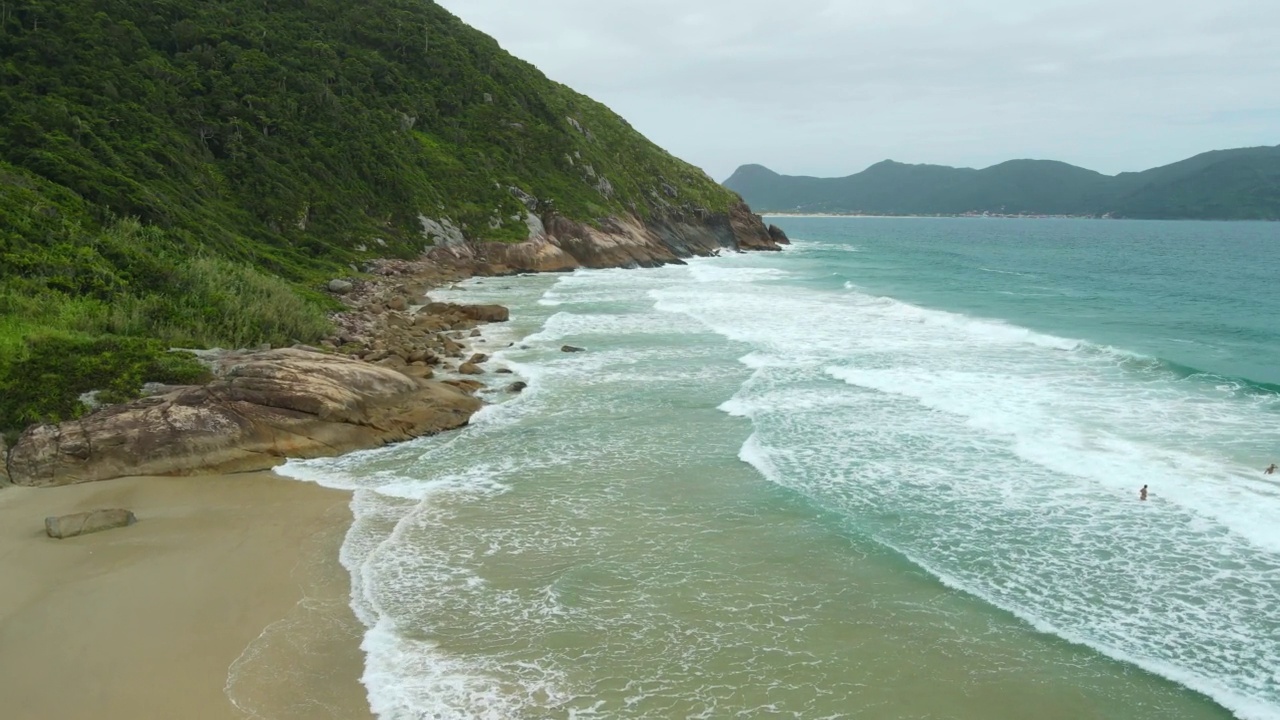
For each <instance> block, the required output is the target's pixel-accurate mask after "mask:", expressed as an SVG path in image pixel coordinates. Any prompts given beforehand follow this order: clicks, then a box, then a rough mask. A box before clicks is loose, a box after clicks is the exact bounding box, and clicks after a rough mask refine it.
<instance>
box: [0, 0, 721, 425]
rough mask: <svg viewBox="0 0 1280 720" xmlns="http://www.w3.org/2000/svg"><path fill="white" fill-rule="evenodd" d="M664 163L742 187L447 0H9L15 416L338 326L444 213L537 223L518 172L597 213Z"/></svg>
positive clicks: (518, 227)
mask: <svg viewBox="0 0 1280 720" xmlns="http://www.w3.org/2000/svg"><path fill="white" fill-rule="evenodd" d="M663 183H666V184H669V185H671V186H673V187H674V188H675V189H677V190H678V192H679V202H681V203H685V204H690V205H696V206H700V207H706V208H710V209H714V210H723V209H725V208H727V207H728V205H729V203H730V202H731V200H732V199H733V196H732V194H731V193H729V192H728V191H726V190H724V189H723V188H722V187H720V186H719V185H717V184H716V183H714V182H713V181H711V180H710V179H709V178H707V177H706V176H705V174H703V173H702V172H701V171H700V170H698V169H696V168H693V167H691V166H689V165H687V164H686V163H683V162H681V161H680V160H678V159H676V158H674V157H672V156H670V155H669V154H667V153H665V152H663V151H662V150H661V149H659V148H658V147H656V146H654V145H653V144H652V143H650V142H648V141H647V140H646V139H645V138H643V137H642V136H641V135H640V134H639V133H637V132H636V131H635V130H634V129H632V128H631V127H630V126H629V125H628V124H627V123H626V122H625V121H623V120H622V119H621V118H619V117H618V116H616V115H615V114H613V113H612V112H610V111H609V110H608V109H607V108H606V107H604V106H603V105H600V104H599V103H596V102H594V101H592V100H590V99H589V98H586V97H584V96H582V95H579V94H577V93H575V92H573V91H572V90H570V89H568V88H566V87H564V86H562V85H559V84H557V83H554V82H552V81H549V80H548V79H547V78H545V77H544V76H543V75H542V74H541V73H540V72H539V71H538V70H537V69H536V68H534V67H533V66H532V65H529V64H528V63H525V62H522V61H520V60H518V59H516V58H514V57H512V56H511V55H509V54H507V53H506V52H504V51H503V50H502V49H501V48H500V47H499V46H498V45H497V43H496V42H495V41H493V40H492V39H491V38H489V37H487V36H485V35H483V34H482V33H480V32H478V31H475V30H473V29H471V28H469V27H468V26H466V25H465V24H463V23H462V22H461V21H459V20H458V19H457V18H455V17H453V16H452V15H450V14H449V13H448V12H446V11H445V10H444V9H442V8H440V7H439V6H438V5H436V4H434V3H432V2H427V1H425V0H367V1H366V2H359V3H353V2H340V1H338V0H128V1H126V0H7V1H6V2H5V3H3V5H0V429H3V428H6V427H13V426H15V425H18V424H22V423H25V422H28V421H32V420H36V419H41V418H61V417H67V416H69V415H73V414H75V413H76V412H78V411H79V410H80V409H81V408H80V405H79V403H78V402H77V401H76V400H75V397H74V396H75V395H76V394H78V393H79V392H83V391H85V390H89V389H103V388H110V389H113V390H115V391H118V394H121V395H125V394H128V393H129V392H131V388H133V387H135V386H136V384H137V381H138V379H139V378H146V379H154V380H165V379H181V378H184V377H190V376H191V375H192V373H193V372H194V369H193V368H192V367H191V365H190V363H188V362H184V361H182V360H180V359H174V358H173V357H165V356H162V355H160V354H159V352H158V349H159V348H161V347H162V346H168V345H180V346H193V345H205V346H209V345H244V344H249V343H256V342H261V341H270V342H276V343H283V342H289V341H292V340H301V341H311V340H315V339H316V338H317V337H320V336H322V335H323V334H324V332H325V330H326V329H327V321H326V319H325V316H324V313H325V310H326V309H327V308H328V305H327V302H328V301H326V300H325V299H324V298H323V297H322V296H321V295H320V294H319V293H318V292H315V291H314V290H313V288H316V287H318V286H319V284H320V282H321V281H322V280H324V279H327V278H328V277H331V276H332V275H333V274H335V273H350V265H352V264H354V263H357V262H359V261H361V260H365V259H369V258H372V257H386V256H413V255H416V254H418V253H420V252H422V250H423V248H424V246H426V245H427V244H428V240H427V239H426V238H425V237H424V234H423V225H422V221H421V220H420V216H422V217H427V218H430V219H432V220H446V219H447V220H448V221H450V222H451V223H453V224H454V225H456V226H457V227H459V228H461V229H462V231H463V232H464V233H465V235H466V236H467V237H468V238H469V239H485V240H505V241H512V240H518V239H522V238H523V237H524V234H525V233H526V232H527V229H526V226H525V223H524V222H523V219H522V217H521V215H522V213H523V212H524V207H523V205H522V204H521V203H520V201H519V200H518V199H517V197H516V196H515V194H513V192H511V190H510V189H511V188H512V187H517V188H519V189H520V190H521V191H523V192H526V193H529V194H532V195H533V196H535V197H537V198H539V199H540V200H543V201H546V202H547V203H548V204H547V206H549V207H552V208H554V209H556V210H557V211H559V212H560V213H562V214H564V215H566V216H568V217H571V218H574V219H578V220H584V221H591V220H592V219H595V218H600V217H604V216H608V215H611V214H618V213H624V212H633V213H636V214H639V215H642V216H644V215H647V214H649V213H652V212H654V210H653V209H652V208H653V207H656V206H657V205H658V201H657V200H656V198H657V197H661V196H662V193H661V192H660V191H661V189H662V187H661V186H662V184H663ZM50 349H53V351H56V352H57V353H60V354H62V355H63V356H72V357H76V358H77V362H76V363H67V364H66V366H64V367H61V368H55V367H49V366H48V364H47V362H48V360H49V358H50V357H54V355H50ZM33 388H35V389H34V390H33Z"/></svg>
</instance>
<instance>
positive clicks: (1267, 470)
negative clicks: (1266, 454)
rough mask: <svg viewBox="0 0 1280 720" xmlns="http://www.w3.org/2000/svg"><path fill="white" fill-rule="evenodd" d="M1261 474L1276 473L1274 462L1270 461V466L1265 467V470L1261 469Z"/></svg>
mask: <svg viewBox="0 0 1280 720" xmlns="http://www.w3.org/2000/svg"><path fill="white" fill-rule="evenodd" d="M1262 474H1263V475H1275V474H1276V464H1275V463H1271V467H1269V468H1267V469H1266V470H1263V471H1262Z"/></svg>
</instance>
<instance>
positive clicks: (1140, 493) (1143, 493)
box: [1138, 485, 1147, 500]
mask: <svg viewBox="0 0 1280 720" xmlns="http://www.w3.org/2000/svg"><path fill="white" fill-rule="evenodd" d="M1138 499H1139V500H1146V499H1147V486H1146V485H1143V486H1142V489H1141V490H1139V491H1138Z"/></svg>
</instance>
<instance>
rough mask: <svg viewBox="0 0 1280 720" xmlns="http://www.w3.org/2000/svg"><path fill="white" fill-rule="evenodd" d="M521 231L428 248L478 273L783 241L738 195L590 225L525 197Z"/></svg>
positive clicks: (597, 264) (627, 262) (667, 258)
mask: <svg viewBox="0 0 1280 720" xmlns="http://www.w3.org/2000/svg"><path fill="white" fill-rule="evenodd" d="M528 204H530V205H532V206H533V207H532V209H531V210H530V211H529V213H528V215H527V218H528V219H527V224H528V226H529V238H528V239H527V240H525V241H524V242H520V243H493V242H452V243H449V242H446V243H443V244H442V245H441V246H440V247H437V248H436V249H435V250H433V251H431V253H429V257H431V258H432V259H434V260H437V261H442V262H446V263H454V264H466V265H470V266H471V267H472V269H473V270H474V271H475V272H477V273H479V274H486V275H504V274H511V273H519V272H565V271H570V270H576V269H578V268H615V267H620V268H635V267H657V266H659V265H666V264H671V263H680V262H682V258H688V257H695V256H698V257H705V256H709V255H715V254H718V253H720V252H721V251H726V250H727V251H748V250H763V251H777V250H781V249H782V247H781V245H784V244H787V243H789V240H788V239H787V236H786V234H785V233H784V232H782V230H781V229H779V228H778V227H776V226H766V225H765V223H764V220H763V219H762V218H761V217H760V216H759V215H757V214H755V213H753V212H752V211H751V208H749V207H747V205H746V204H745V203H743V202H736V203H734V204H733V205H731V206H730V208H729V210H728V211H727V212H713V211H710V210H706V209H703V208H697V207H684V208H666V209H664V210H663V211H662V212H657V213H654V214H653V215H652V216H651V217H650V218H648V219H641V218H639V217H637V216H635V215H626V216H621V217H620V216H613V217H609V218H605V219H603V220H600V221H599V222H598V223H597V224H595V225H589V224H587V223H582V222H577V221H574V220H570V219H569V218H566V217H564V216H563V215H560V214H558V213H555V212H546V213H545V214H544V215H542V216H539V215H537V214H535V211H537V210H538V209H539V208H538V203H537V202H536V201H532V202H529V203H528Z"/></svg>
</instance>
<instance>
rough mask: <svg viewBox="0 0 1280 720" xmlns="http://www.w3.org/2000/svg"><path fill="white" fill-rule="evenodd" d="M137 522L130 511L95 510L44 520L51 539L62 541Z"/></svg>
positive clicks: (47, 533) (45, 530)
mask: <svg viewBox="0 0 1280 720" xmlns="http://www.w3.org/2000/svg"><path fill="white" fill-rule="evenodd" d="M136 522H138V518H137V517H136V516H135V515H134V514H133V513H132V512H131V511H129V510H94V511H93V512H83V513H76V514H75V515H63V516H61V517H47V518H45V519H44V532H45V534H46V535H48V536H49V537H51V538H56V539H58V540H62V539H65V538H72V537H76V536H77V535H88V534H89V533H96V532H102V531H103V530H114V529H115V528H122V527H128V526H130V525H132V524H134V523H136Z"/></svg>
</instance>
